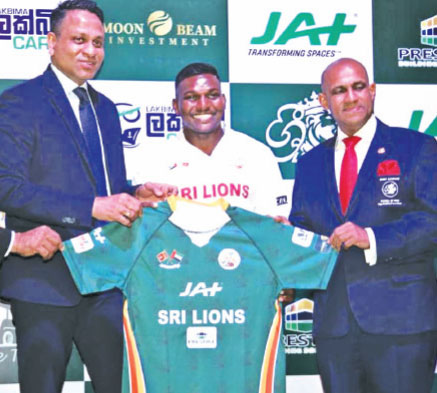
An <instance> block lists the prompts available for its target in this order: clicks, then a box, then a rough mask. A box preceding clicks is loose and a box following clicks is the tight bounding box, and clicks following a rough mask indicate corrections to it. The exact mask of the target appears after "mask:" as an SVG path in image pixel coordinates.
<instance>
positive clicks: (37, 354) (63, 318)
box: [0, 0, 175, 393]
mask: <svg viewBox="0 0 437 393" xmlns="http://www.w3.org/2000/svg"><path fill="white" fill-rule="evenodd" d="M47 38H48V46H49V53H50V56H51V65H50V66H49V67H48V68H47V70H46V71H45V72H44V73H43V74H42V75H40V76H38V77H37V78H35V79H32V80H29V81H27V82H25V83H23V84H20V85H18V86H15V87H13V88H11V89H9V90H7V91H5V92H4V93H3V94H2V96H1V97H0V111H1V112H2V116H1V118H0V144H1V146H2V149H0V210H3V211H5V212H6V224H7V225H6V226H7V227H8V228H10V229H12V230H16V231H27V230H31V229H33V228H35V227H36V226H39V225H41V224H44V225H47V226H49V227H50V228H52V229H53V230H54V231H56V232H57V233H59V234H60V236H61V238H62V239H63V240H66V239H69V238H72V237H74V236H78V235H80V234H83V233H85V232H88V231H90V230H92V229H93V228H95V227H97V226H100V225H101V224H103V223H104V222H105V221H117V222H119V223H121V224H123V225H127V226H130V225H131V223H132V222H133V221H134V220H135V219H136V218H137V217H138V216H139V215H141V213H142V206H143V204H142V201H144V200H146V199H150V198H155V199H160V198H165V197H166V195H167V194H171V193H174V192H175V188H174V187H171V186H165V185H159V184H150V183H146V184H143V185H141V186H138V187H132V186H129V185H128V184H127V181H126V173H125V166H124V157H123V151H122V144H121V129H120V124H119V118H118V114H117V110H116V108H115V105H114V103H113V102H112V101H110V100H109V99H108V98H107V97H105V96H103V95H102V94H100V93H98V92H97V91H95V90H94V89H93V88H92V87H91V86H90V85H89V84H88V83H87V80H88V79H91V78H93V77H94V75H95V74H96V72H97V71H98V70H99V68H100V66H101V64H102V62H103V58H104V27H103V12H102V10H101V9H100V8H98V7H97V5H96V4H95V3H94V2H93V1H90V0H71V1H64V2H63V3H61V4H59V5H58V7H57V8H56V9H55V10H54V11H53V13H52V16H51V31H50V32H49V34H48V37H47ZM89 246H90V245H89V244H88V243H87V241H86V237H84V238H83V244H82V247H83V248H84V249H86V248H87V247H89ZM0 295H1V296H2V297H3V298H7V299H10V302H11V310H12V315H13V319H14V323H15V326H16V333H17V348H18V368H19V382H20V390H21V393H28V392H32V393H38V392H41V393H59V392H60V391H61V390H62V386H63V382H64V379H65V370H66V365H67V362H68V359H69V357H70V354H71V350H72V343H73V342H74V343H75V344H76V346H77V348H78V350H79V353H80V355H81V357H82V359H83V361H84V362H85V364H86V365H87V368H88V372H89V374H90V377H91V380H92V383H93V386H94V390H95V391H96V393H112V392H113V393H119V392H120V388H121V369H122V353H123V350H122V347H123V344H122V341H123V340H122V338H123V337H122V297H121V293H120V292H119V291H118V290H112V291H107V292H104V293H100V294H95V295H90V296H81V295H80V294H79V292H78V291H77V288H76V286H75V284H74V282H73V280H72V278H71V275H70V272H69V270H68V268H67V266H66V264H65V261H64V259H63V257H62V255H61V253H60V252H56V253H55V254H54V255H53V258H51V259H50V260H43V258H42V257H40V256H39V255H35V256H32V257H30V258H22V257H20V256H19V255H15V254H11V255H10V256H9V257H8V258H6V259H5V260H4V262H3V264H2V268H1V271H0Z"/></svg>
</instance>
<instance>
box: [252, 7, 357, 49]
mask: <svg viewBox="0 0 437 393" xmlns="http://www.w3.org/2000/svg"><path fill="white" fill-rule="evenodd" d="M281 17H282V13H281V12H271V13H270V16H269V18H268V21H267V25H266V27H265V30H264V33H263V34H262V35H261V36H259V37H253V38H252V39H251V41H250V43H251V44H252V45H265V44H271V45H286V44H289V42H290V41H291V40H295V39H298V38H307V40H308V41H307V43H308V44H310V46H311V47H314V49H290V50H289V49H283V48H275V49H255V48H250V49H249V56H302V57H304V56H306V57H311V56H317V57H334V56H335V55H336V53H337V51H336V50H335V49H328V50H320V49H317V47H319V46H322V45H326V46H330V47H332V46H336V45H337V44H338V42H339V40H340V38H341V36H342V34H351V33H353V32H354V31H355V28H356V25H354V24H347V23H346V14H342V13H337V14H335V16H334V19H333V22H332V25H328V26H320V25H317V24H316V21H315V18H314V15H313V14H312V13H309V12H301V13H299V14H297V15H296V16H295V17H294V18H293V19H292V20H291V21H290V23H289V24H288V26H287V27H286V28H285V29H284V30H282V29H279V28H278V26H279V22H280V20H281ZM299 42H300V43H302V40H301V41H299Z"/></svg>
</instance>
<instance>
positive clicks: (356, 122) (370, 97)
mask: <svg viewBox="0 0 437 393" xmlns="http://www.w3.org/2000/svg"><path fill="white" fill-rule="evenodd" d="M375 92H376V88H375V85H374V84H369V76H368V75H367V71H366V68H365V67H364V66H363V65H362V64H361V63H360V62H359V61H357V60H354V59H348V58H343V59H339V60H336V61H335V62H333V63H331V64H330V65H329V66H328V67H326V69H325V71H324V72H323V74H322V92H321V93H320V94H319V101H320V104H321V105H322V106H323V107H324V108H325V109H329V111H330V112H331V115H332V116H333V117H334V119H335V121H336V122H337V124H338V126H339V127H340V129H341V130H342V131H343V132H345V133H346V134H348V135H354V134H355V133H356V132H358V131H359V130H360V129H361V128H362V127H363V126H364V124H366V122H367V120H369V118H370V117H371V116H372V113H373V104H374V100H375Z"/></svg>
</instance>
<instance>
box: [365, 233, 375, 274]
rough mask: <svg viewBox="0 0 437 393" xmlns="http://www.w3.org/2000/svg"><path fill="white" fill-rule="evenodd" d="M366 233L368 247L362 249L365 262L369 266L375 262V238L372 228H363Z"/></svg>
mask: <svg viewBox="0 0 437 393" xmlns="http://www.w3.org/2000/svg"><path fill="white" fill-rule="evenodd" d="M364 230H365V231H366V233H367V237H368V238H369V243H370V247H369V248H368V249H367V250H364V257H365V259H366V263H367V264H368V265H369V266H373V265H375V264H376V259H377V255H376V239H375V234H374V233H373V230H372V228H364Z"/></svg>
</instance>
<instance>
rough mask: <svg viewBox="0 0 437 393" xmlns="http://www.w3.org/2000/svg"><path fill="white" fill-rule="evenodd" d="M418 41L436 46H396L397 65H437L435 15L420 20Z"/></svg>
mask: <svg viewBox="0 0 437 393" xmlns="http://www.w3.org/2000/svg"><path fill="white" fill-rule="evenodd" d="M420 42H421V43H422V44H424V45H429V46H433V47H436V48H398V67H412V68H434V67H437V15H434V16H432V17H431V18H428V19H425V20H422V21H421V22H420Z"/></svg>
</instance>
